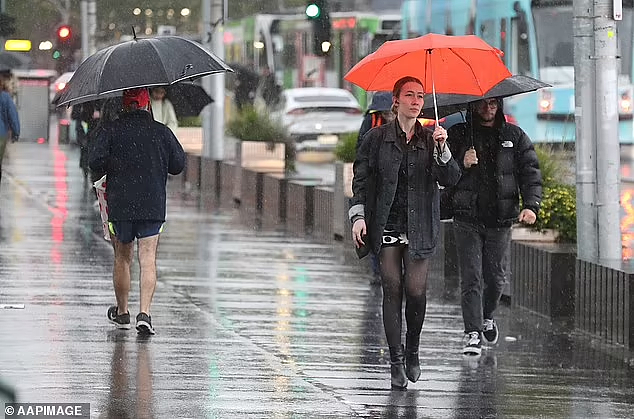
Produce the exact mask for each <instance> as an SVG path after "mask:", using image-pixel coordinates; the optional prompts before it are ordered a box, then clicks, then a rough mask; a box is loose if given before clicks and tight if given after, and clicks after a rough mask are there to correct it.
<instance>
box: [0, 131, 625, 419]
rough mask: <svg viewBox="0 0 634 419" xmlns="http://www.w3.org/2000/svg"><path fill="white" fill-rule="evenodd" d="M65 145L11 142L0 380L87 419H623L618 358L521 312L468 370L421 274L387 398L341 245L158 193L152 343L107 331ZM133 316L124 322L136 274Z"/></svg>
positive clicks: (3, 212)
mask: <svg viewBox="0 0 634 419" xmlns="http://www.w3.org/2000/svg"><path fill="white" fill-rule="evenodd" d="M78 159H79V152H78V149H77V148H75V147H74V146H72V145H64V146H56V145H49V144H35V143H16V144H10V145H9V147H8V151H7V155H6V157H5V160H4V163H3V167H2V170H3V175H2V183H1V184H0V381H2V382H3V383H5V384H8V385H9V386H10V387H11V388H13V389H14V390H15V394H16V397H17V401H19V402H24V403H90V412H91V417H92V418H161V419H162V418H320V417H324V418H357V417H359V418H397V417H402V418H632V417H634V369H633V368H634V367H633V366H632V365H634V364H633V363H632V362H631V361H630V359H631V358H632V356H631V355H632V354H631V353H629V352H627V351H625V350H623V349H619V348H614V347H606V346H602V345H599V344H596V343H594V342H592V341H591V340H590V339H589V338H587V337H585V336H583V335H579V334H577V333H575V332H573V331H571V329H570V328H569V327H567V325H565V324H552V323H551V322H550V321H548V320H546V319H544V318H541V317H538V316H535V315H532V314H531V313H528V312H526V311H523V310H521V309H519V308H515V307H509V306H506V305H505V306H503V307H502V308H501V309H500V310H499V314H498V322H499V324H500V329H501V338H500V342H499V344H498V345H497V346H496V347H494V348H491V349H488V350H486V351H483V355H482V356H481V357H480V358H479V359H473V358H464V357H463V355H462V353H461V349H462V319H461V315H460V306H459V303H458V298H457V296H458V295H459V292H458V290H456V289H455V284H454V285H453V286H452V285H450V284H447V283H446V281H445V279H444V278H442V277H440V276H439V275H438V274H436V273H434V272H432V273H431V275H430V278H429V287H430V289H429V294H428V295H429V298H428V309H427V318H426V320H425V325H424V328H423V335H422V339H421V349H420V351H421V352H420V353H421V364H422V375H421V379H420V381H419V382H417V383H409V386H408V389H407V391H391V390H390V381H389V355H388V352H387V346H386V343H385V338H384V335H383V331H382V324H381V290H380V288H378V287H377V286H374V285H372V284H371V283H370V282H371V281H370V278H369V277H368V275H367V274H366V273H365V272H364V271H363V270H361V269H359V265H358V264H357V263H356V262H354V261H352V262H351V261H349V260H347V259H346V258H345V257H343V256H342V249H341V248H340V247H338V246H337V245H331V244H324V243H317V242H313V241H311V240H310V239H305V238H298V237H290V236H287V235H285V234H284V233H283V232H280V231H265V230H256V229H254V228H252V227H251V226H247V225H244V224H242V223H241V222H240V217H239V215H238V214H237V212H236V211H235V210H233V209H231V208H226V209H214V210H201V209H200V206H199V197H198V196H196V194H195V193H191V192H186V191H184V190H183V188H182V187H181V186H182V182H180V181H178V178H171V179H170V181H169V187H168V189H169V192H168V215H167V218H168V221H167V223H166V226H165V231H164V233H163V234H162V236H161V240H160V245H159V256H158V262H157V266H158V284H157V289H156V293H155V296H154V301H153V305H152V319H153V323H154V326H155V328H156V331H157V334H156V335H155V336H153V337H151V338H149V339H140V338H138V337H137V334H136V331H135V330H134V329H131V330H127V331H121V330H115V329H114V328H113V327H112V325H110V324H109V323H108V321H107V319H106V310H107V308H108V306H109V305H112V304H113V303H114V293H113V290H112V279H111V272H112V268H111V265H112V260H113V255H112V249H111V247H110V244H109V243H108V242H107V241H105V240H104V239H103V237H102V235H101V231H100V228H101V227H100V221H99V218H98V213H97V211H96V210H95V207H94V201H95V196H94V194H93V192H92V191H91V189H90V188H89V185H88V184H87V183H85V182H84V179H83V175H82V172H81V170H80V169H79V167H78ZM133 271H134V272H133V280H132V281H133V282H132V291H131V303H130V312H131V315H132V316H133V317H134V316H136V313H137V312H138V265H137V264H136V263H135V264H134V265H133ZM7 417H9V416H7Z"/></svg>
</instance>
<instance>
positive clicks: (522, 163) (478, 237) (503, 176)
mask: <svg viewBox="0 0 634 419" xmlns="http://www.w3.org/2000/svg"><path fill="white" fill-rule="evenodd" d="M449 143H450V145H451V153H452V154H453V156H455V158H456V160H457V161H458V162H459V164H460V165H461V168H462V170H463V175H462V178H461V179H460V181H459V182H458V184H457V185H456V186H455V187H453V188H451V190H450V191H449V198H448V201H449V203H450V210H451V212H452V215H453V218H454V231H455V237H456V248H457V253H458V260H459V265H460V288H461V306H462V317H463V320H464V327H465V329H464V333H465V335H464V347H463V353H464V354H465V355H475V356H477V355H480V354H481V351H482V341H483V340H484V343H485V344H489V345H495V344H496V343H497V341H498V337H499V329H498V325H497V323H496V322H495V319H494V312H495V310H496V309H497V307H498V304H499V301H500V298H501V296H502V291H503V289H504V286H505V285H506V283H507V282H508V281H507V278H508V274H509V263H510V261H509V259H510V256H509V252H510V245H511V226H512V225H513V223H514V222H520V223H525V224H533V223H534V222H535V220H536V218H537V216H536V215H537V213H538V211H539V207H540V204H541V199H542V177H541V172H540V170H539V162H538V160H537V155H536V154H535V149H534V148H533V144H532V143H531V140H530V139H529V138H528V136H527V135H526V133H525V132H524V131H522V129H521V128H519V127H518V126H515V125H513V124H509V123H507V122H505V119H504V111H503V108H502V100H501V99H497V98H491V99H484V100H481V101H478V102H476V103H475V105H474V109H473V110H470V111H469V112H468V115H467V122H465V123H461V124H457V125H454V126H453V127H451V128H450V129H449ZM520 196H521V198H522V201H521V202H522V209H521V211H520V199H519V198H520Z"/></svg>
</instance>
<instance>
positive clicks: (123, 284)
mask: <svg viewBox="0 0 634 419" xmlns="http://www.w3.org/2000/svg"><path fill="white" fill-rule="evenodd" d="M122 102H123V110H124V112H123V113H122V114H121V115H120V117H119V118H118V119H116V120H114V121H112V122H111V123H109V124H107V125H105V126H104V127H103V130H102V132H101V133H100V134H99V136H98V138H97V140H96V141H94V142H93V144H92V146H91V150H90V160H89V165H90V169H91V170H94V171H102V172H105V173H106V195H107V201H108V222H109V227H110V233H111V237H112V241H113V246H114V253H115V255H114V256H115V258H114V274H113V282H114V290H115V296H116V299H117V305H116V306H112V307H110V308H109V309H108V313H107V314H108V319H109V320H110V321H111V322H112V323H114V324H115V325H116V326H117V327H118V328H123V329H129V328H130V313H129V311H128V293H129V291H130V265H131V263H132V256H133V251H134V240H135V239H137V240H138V258H139V265H140V267H141V275H140V288H141V290H140V310H139V314H138V315H137V317H136V328H137V330H138V332H139V333H141V334H154V328H153V327H152V319H151V316H150V304H151V302H152V296H153V295H154V289H155V287H156V251H157V247H158V241H159V233H160V232H161V231H162V229H163V223H164V222H165V205H166V184H167V177H168V174H172V175H176V174H179V173H180V172H181V171H182V170H183V168H184V166H185V152H184V151H183V148H182V146H181V145H180V143H179V142H178V140H177V139H176V137H175V136H174V134H173V133H172V131H171V130H170V129H169V128H168V127H167V126H165V125H163V124H161V123H160V122H157V121H155V120H154V119H153V118H152V114H151V113H150V96H149V93H148V90H147V89H144V88H142V89H131V90H126V91H124V93H123V100H122Z"/></svg>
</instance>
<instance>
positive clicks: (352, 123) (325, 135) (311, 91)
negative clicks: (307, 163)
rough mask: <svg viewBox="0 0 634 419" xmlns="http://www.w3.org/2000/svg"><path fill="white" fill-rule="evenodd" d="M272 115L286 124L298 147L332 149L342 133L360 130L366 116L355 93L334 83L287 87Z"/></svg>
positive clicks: (315, 149)
mask: <svg viewBox="0 0 634 419" xmlns="http://www.w3.org/2000/svg"><path fill="white" fill-rule="evenodd" d="M271 116H272V117H273V118H274V119H277V120H279V121H280V123H281V124H283V125H284V126H285V127H286V129H287V130H288V133H289V135H290V136H291V138H293V139H294V140H295V143H296V149H297V151H332V150H334V148H335V146H336V145H337V142H338V141H339V136H340V135H342V134H346V133H349V132H358V131H359V127H360V126H361V122H362V120H363V112H362V110H361V106H360V105H359V102H358V101H357V99H356V98H355V97H354V96H353V95H352V93H350V92H349V91H347V90H345V89H338V88H332V87H300V88H295V89H287V90H284V91H282V94H281V96H280V101H279V103H278V104H277V105H276V106H275V107H274V108H273V109H272V111H271Z"/></svg>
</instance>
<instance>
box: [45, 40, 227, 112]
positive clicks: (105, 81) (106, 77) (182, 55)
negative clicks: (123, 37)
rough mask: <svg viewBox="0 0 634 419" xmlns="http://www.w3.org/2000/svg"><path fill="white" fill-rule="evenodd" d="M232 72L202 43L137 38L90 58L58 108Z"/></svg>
mask: <svg viewBox="0 0 634 419" xmlns="http://www.w3.org/2000/svg"><path fill="white" fill-rule="evenodd" d="M226 71H233V70H232V69H231V68H230V67H229V66H228V65H227V64H225V63H224V62H223V61H222V60H221V59H220V58H218V57H216V56H215V55H214V54H212V53H211V52H209V51H207V50H205V49H204V48H203V47H202V46H201V45H200V44H198V43H196V42H193V41H190V40H188V39H185V38H181V37H179V36H158V37H156V38H145V39H138V38H136V36H135V38H134V39H133V40H132V41H127V42H123V43H121V44H117V45H113V46H111V47H108V48H105V49H102V50H100V51H97V52H96V53H94V54H93V55H91V56H90V57H88V58H87V59H86V60H85V61H84V62H83V63H81V65H80V66H79V68H77V70H76V71H75V74H73V77H72V78H71V79H70V81H69V82H68V84H67V88H66V89H65V90H64V91H63V92H61V94H60V96H59V98H58V100H57V101H56V104H57V106H62V105H73V104H75V103H79V102H81V101H85V99H86V98H87V97H91V99H89V100H94V96H95V95H97V96H104V97H105V96H108V95H109V94H112V93H113V92H117V91H122V90H126V89H132V88H136V87H151V86H158V85H170V84H174V83H177V82H180V81H186V80H193V79H196V78H199V77H202V76H206V75H209V74H214V73H222V72H226Z"/></svg>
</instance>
